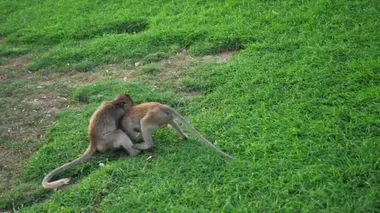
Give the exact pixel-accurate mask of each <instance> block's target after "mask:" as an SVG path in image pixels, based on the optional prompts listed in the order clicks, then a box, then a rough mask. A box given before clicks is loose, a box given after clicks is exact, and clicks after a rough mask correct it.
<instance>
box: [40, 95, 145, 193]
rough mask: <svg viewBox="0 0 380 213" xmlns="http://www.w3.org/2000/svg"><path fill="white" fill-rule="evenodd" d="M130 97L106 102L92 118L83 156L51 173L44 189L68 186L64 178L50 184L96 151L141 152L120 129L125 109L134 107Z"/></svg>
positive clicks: (45, 181) (134, 153) (45, 179)
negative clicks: (54, 178)
mask: <svg viewBox="0 0 380 213" xmlns="http://www.w3.org/2000/svg"><path fill="white" fill-rule="evenodd" d="M131 101H132V99H131V98H130V97H129V96H128V95H119V96H117V97H116V98H115V99H114V100H112V101H111V102H104V103H102V105H101V106H100V107H99V108H98V109H97V110H96V111H95V112H94V114H93V115H92V116H91V118H90V122H89V126H88V137H89V140H90V144H89V146H88V148H87V150H86V151H85V153H83V155H82V156H81V157H79V158H77V159H75V160H73V161H72V162H70V163H66V164H64V165H62V166H60V167H58V168H56V169H54V170H53V171H51V172H50V173H49V174H48V175H46V176H45V178H44V179H43V181H42V186H43V187H44V188H50V189H55V188H59V187H61V186H63V185H65V184H68V183H69V181H70V179H69V178H64V179H60V180H57V181H53V182H49V181H50V179H52V178H53V177H54V176H55V175H57V174H58V173H60V172H63V171H64V170H66V169H68V168H70V167H73V166H75V165H78V164H80V163H83V162H85V161H87V160H88V159H90V158H91V156H92V155H93V154H94V153H95V151H99V152H104V151H106V150H109V149H117V148H119V147H123V148H124V149H125V150H127V151H128V152H129V153H130V154H131V155H136V154H138V153H139V152H140V151H139V150H137V149H134V148H133V147H132V145H133V144H132V142H131V140H130V139H129V137H128V136H127V135H126V134H125V133H124V132H123V131H121V130H120V129H119V121H120V119H121V118H122V116H123V115H124V113H125V108H126V107H127V108H130V107H131V106H132V105H133V102H131Z"/></svg>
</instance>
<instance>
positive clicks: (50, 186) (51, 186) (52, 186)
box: [42, 144, 96, 189]
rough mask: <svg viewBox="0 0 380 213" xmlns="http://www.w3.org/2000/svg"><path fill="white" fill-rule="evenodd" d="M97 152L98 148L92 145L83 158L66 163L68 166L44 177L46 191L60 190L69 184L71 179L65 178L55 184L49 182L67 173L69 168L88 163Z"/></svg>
mask: <svg viewBox="0 0 380 213" xmlns="http://www.w3.org/2000/svg"><path fill="white" fill-rule="evenodd" d="M95 151H96V148H95V147H94V146H93V145H91V144H90V145H89V146H88V148H87V150H86V152H84V153H83V155H82V156H80V157H79V158H77V159H75V160H73V161H71V162H70V163H66V164H64V165H62V166H60V167H58V168H56V169H54V170H53V171H51V172H50V173H49V174H47V175H46V176H45V177H44V179H43V180H42V186H43V187H44V188H45V189H56V188H59V187H61V186H63V185H65V184H68V183H69V181H70V178H63V179H60V180H56V181H53V182H49V181H50V179H52V178H53V177H54V176H55V175H57V174H58V173H61V172H63V171H65V170H66V169H68V168H71V167H73V166H76V165H79V164H81V163H83V162H85V161H87V160H88V159H90V158H91V156H92V155H93V154H94V153H95Z"/></svg>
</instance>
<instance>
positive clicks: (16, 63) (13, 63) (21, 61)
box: [0, 56, 31, 68]
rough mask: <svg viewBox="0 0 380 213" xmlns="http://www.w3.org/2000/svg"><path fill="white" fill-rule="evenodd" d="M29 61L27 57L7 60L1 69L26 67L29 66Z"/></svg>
mask: <svg viewBox="0 0 380 213" xmlns="http://www.w3.org/2000/svg"><path fill="white" fill-rule="evenodd" d="M30 62H31V60H30V58H29V57H28V56H20V57H17V58H11V59H9V60H8V61H7V62H6V63H5V64H3V65H1V66H0V67H1V68H9V67H26V66H28V65H29V64H30Z"/></svg>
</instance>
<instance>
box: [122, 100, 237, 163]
mask: <svg viewBox="0 0 380 213" xmlns="http://www.w3.org/2000/svg"><path fill="white" fill-rule="evenodd" d="M130 102H131V103H133V101H132V99H131V101H130ZM174 118H176V119H178V120H179V121H181V122H182V123H183V124H185V126H186V127H187V128H188V129H189V130H190V131H191V132H193V133H194V134H195V135H196V136H198V138H199V139H200V140H201V141H202V142H203V143H204V144H206V145H207V146H209V147H210V148H212V149H214V150H215V151H217V152H218V153H219V154H221V155H223V156H224V157H227V158H230V159H233V157H232V156H230V155H228V154H226V153H224V152H223V151H221V150H220V149H219V148H217V147H216V146H215V145H214V144H212V143H211V142H209V141H208V140H207V139H206V138H204V137H203V136H202V135H201V134H200V133H199V132H198V131H197V130H196V129H195V128H194V127H193V126H192V125H190V123H189V122H188V121H187V120H186V119H185V118H184V117H182V116H181V115H180V114H179V113H178V112H176V111H175V110H174V109H173V108H171V107H169V106H167V105H164V104H160V103H156V102H151V103H143V104H139V105H134V106H133V107H131V108H129V109H128V108H126V113H125V115H124V117H123V118H122V120H121V122H120V123H121V128H122V129H123V130H124V131H125V132H126V133H127V135H128V136H129V137H130V138H131V139H132V140H134V141H136V140H139V139H141V138H137V137H136V136H137V134H136V131H137V132H141V134H140V135H139V136H142V138H143V140H144V142H143V143H141V144H134V145H133V147H134V148H137V149H140V150H146V149H149V148H151V147H152V146H153V141H152V136H151V130H152V129H156V128H162V127H166V126H168V125H170V126H171V127H173V129H174V130H176V131H177V132H178V134H179V135H180V136H181V137H182V139H184V140H186V139H187V135H186V134H184V133H183V132H182V130H181V128H180V127H179V125H178V124H177V123H176V122H175V121H174Z"/></svg>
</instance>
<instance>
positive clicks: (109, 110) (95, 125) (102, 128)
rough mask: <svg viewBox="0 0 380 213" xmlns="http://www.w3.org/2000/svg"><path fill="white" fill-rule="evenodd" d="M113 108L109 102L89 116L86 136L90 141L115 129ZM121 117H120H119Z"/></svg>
mask: <svg viewBox="0 0 380 213" xmlns="http://www.w3.org/2000/svg"><path fill="white" fill-rule="evenodd" d="M115 111H116V110H115V109H114V106H113V105H112V104H111V103H109V102H104V103H103V104H102V105H101V107H99V108H98V109H97V110H96V111H95V112H94V113H93V114H92V116H91V118H90V122H89V126H88V135H89V137H90V139H95V138H97V137H101V136H102V135H103V134H104V133H106V132H110V131H113V130H115V129H116V128H117V126H116V122H115V120H116V119H117V118H115V116H116V113H115ZM120 117H121V116H120Z"/></svg>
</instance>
